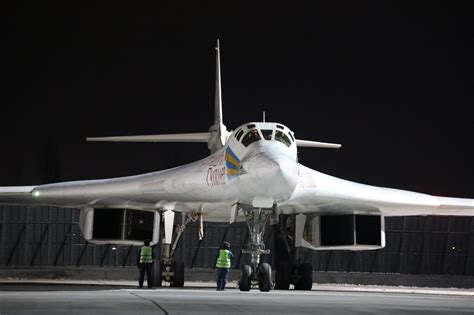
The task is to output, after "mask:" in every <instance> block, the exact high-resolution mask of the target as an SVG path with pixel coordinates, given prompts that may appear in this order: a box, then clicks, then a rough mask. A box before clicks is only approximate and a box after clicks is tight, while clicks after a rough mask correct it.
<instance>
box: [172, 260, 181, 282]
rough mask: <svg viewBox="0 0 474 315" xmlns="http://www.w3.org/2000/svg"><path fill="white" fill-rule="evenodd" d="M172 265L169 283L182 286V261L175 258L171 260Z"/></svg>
mask: <svg viewBox="0 0 474 315" xmlns="http://www.w3.org/2000/svg"><path fill="white" fill-rule="evenodd" d="M172 266H173V273H174V274H173V277H172V278H171V283H170V285H171V286H172V287H175V288H182V287H183V286H184V262H183V261H181V260H175V261H173V262H172Z"/></svg>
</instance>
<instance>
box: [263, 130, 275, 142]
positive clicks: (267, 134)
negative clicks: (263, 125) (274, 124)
mask: <svg viewBox="0 0 474 315" xmlns="http://www.w3.org/2000/svg"><path fill="white" fill-rule="evenodd" d="M260 131H261V132H262V135H263V138H264V139H265V140H272V134H273V130H271V129H260Z"/></svg>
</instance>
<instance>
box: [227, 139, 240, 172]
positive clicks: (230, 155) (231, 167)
mask: <svg viewBox="0 0 474 315" xmlns="http://www.w3.org/2000/svg"><path fill="white" fill-rule="evenodd" d="M225 166H226V167H227V176H228V177H229V178H230V179H232V178H235V177H237V176H239V175H240V159H239V158H238V157H237V155H235V153H234V152H232V149H231V148H230V147H227V149H226V150H225Z"/></svg>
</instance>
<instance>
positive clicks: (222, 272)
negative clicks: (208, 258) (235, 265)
mask: <svg viewBox="0 0 474 315" xmlns="http://www.w3.org/2000/svg"><path fill="white" fill-rule="evenodd" d="M232 258H234V254H232V252H231V251H230V243H229V242H224V243H222V248H221V249H220V250H219V256H218V257H217V262H216V268H217V291H224V289H225V285H226V283H227V277H228V276H229V268H230V266H231V260H232Z"/></svg>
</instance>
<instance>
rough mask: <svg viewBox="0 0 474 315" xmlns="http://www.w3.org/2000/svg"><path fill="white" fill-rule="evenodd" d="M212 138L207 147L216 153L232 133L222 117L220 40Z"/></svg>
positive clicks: (217, 50)
mask: <svg viewBox="0 0 474 315" xmlns="http://www.w3.org/2000/svg"><path fill="white" fill-rule="evenodd" d="M209 132H210V133H211V138H210V139H209V141H208V142H207V147H208V148H209V150H211V152H216V151H217V150H219V149H220V148H222V147H223V146H224V144H225V143H226V142H227V138H228V137H229V135H230V132H229V131H227V128H226V126H224V120H223V115H222V89H221V53H220V47H219V39H217V46H216V94H215V98H214V124H213V125H212V126H211V127H210V128H209Z"/></svg>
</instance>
